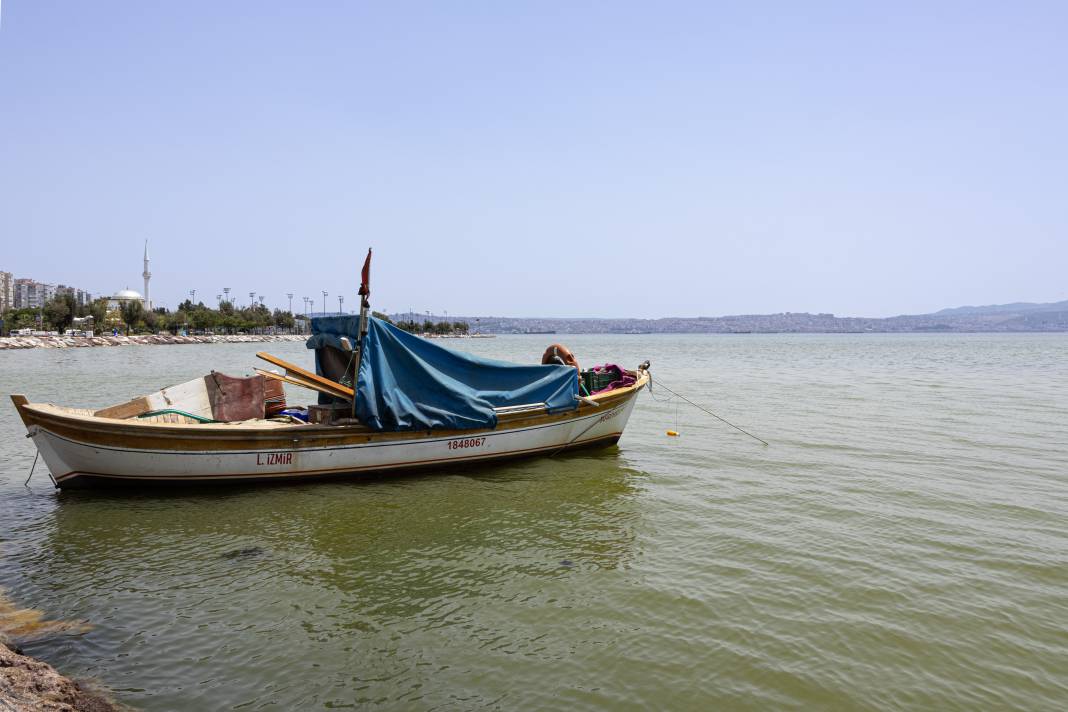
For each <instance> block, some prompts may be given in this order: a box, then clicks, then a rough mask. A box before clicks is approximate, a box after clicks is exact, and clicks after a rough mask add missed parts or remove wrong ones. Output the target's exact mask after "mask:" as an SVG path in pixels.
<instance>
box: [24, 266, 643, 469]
mask: <svg viewBox="0 0 1068 712" xmlns="http://www.w3.org/2000/svg"><path fill="white" fill-rule="evenodd" d="M369 259H370V255H368V262H365V264H364V277H363V284H362V285H361V289H360V294H361V297H362V306H361V311H360V315H359V317H356V316H338V317H322V318H318V319H313V320H312V334H311V337H310V338H309V339H308V347H309V348H310V349H313V350H314V352H315V371H311V370H305V369H303V368H301V367H300V366H298V365H296V364H292V363H289V362H287V361H284V360H282V359H280V358H277V357H275V356H272V355H270V354H266V353H261V354H258V355H259V356H260V357H261V358H263V359H265V360H266V361H267V362H268V363H269V364H270V365H271V366H274V367H276V369H275V370H267V369H257V373H256V375H254V376H251V377H243V378H235V377H230V376H226V375H224V374H221V373H216V372H212V373H210V374H208V375H206V376H204V377H202V378H198V379H194V380H192V381H189V382H187V383H183V384H178V385H176V386H170V387H168V388H164V389H161V390H160V391H157V392H155V393H151V394H148V395H145V396H141V397H138V398H135V399H133V400H131V401H127V402H124V403H119V404H116V405H110V406H106V407H104V408H100V409H85V408H71V407H65V406H61V405H55V404H52V403H31V402H29V400H28V399H27V398H26V397H25V396H24V395H12V396H11V398H12V401H13V402H14V404H15V408H16V409H17V410H18V413H19V415H20V417H21V418H22V421H23V423H24V424H25V425H26V428H27V431H28V437H30V438H32V439H33V442H34V444H35V445H36V446H37V449H38V452H39V454H40V457H41V458H42V459H43V460H44V463H45V465H47V467H48V470H49V472H50V474H51V476H52V479H53V482H54V483H55V485H56V486H57V487H61V488H74V487H93V486H100V485H120V486H121V485H123V484H126V485H130V484H146V483H236V482H253V481H280V480H305V479H313V478H326V477H354V476H360V475H366V474H368V473H391V472H399V471H404V470H414V469H437V468H442V467H446V466H456V465H468V464H471V463H481V462H495V461H501V460H505V459H509V458H518V457H529V456H537V455H542V456H545V455H554V454H556V453H559V452H562V451H564V450H569V449H573V448H581V447H591V446H605V445H610V444H614V443H616V442H617V441H618V440H619V438H620V436H621V435H622V434H623V430H624V428H625V427H626V424H627V420H628V418H629V417H630V414H631V411H632V410H633V408H634V404H635V401H636V399H637V396H638V393H639V392H640V390H641V388H642V387H643V386H645V385H646V384H647V383H648V382H649V373H648V369H649V364H648V362H646V363H644V364H642V365H640V366H638V367H637V368H636V369H633V370H628V369H622V368H620V367H618V366H611V365H606V366H604V367H600V368H595V369H589V370H587V371H582V370H581V369H578V368H577V364H575V365H569V364H560V363H552V362H550V363H543V364H532V365H521V364H510V363H504V362H500V361H492V360H489V359H483V358H480V357H476V356H473V355H470V354H465V353H461V352H458V351H453V350H451V349H447V348H444V347H442V346H439V345H437V344H435V343H432V342H430V341H427V340H425V339H422V338H420V337H418V336H415V335H413V334H409V333H407V332H404V331H402V330H400V329H398V328H397V327H395V326H393V325H392V324H390V323H388V322H386V321H384V320H381V319H376V318H374V317H369V316H368V315H367V307H368V300H367V297H368V295H369V293H370V290H369V287H368V269H369ZM547 353H549V352H547ZM553 353H555V351H553ZM543 360H545V359H543ZM277 369H281V370H280V371H279V370H277ZM283 383H285V384H289V385H291V386H300V387H302V388H306V389H309V390H312V391H315V392H316V393H317V394H318V400H319V402H318V403H316V404H314V405H312V406H309V407H308V408H307V410H306V411H304V410H296V411H294V410H293V409H290V408H287V407H286V404H285V402H284V397H285V395H284V391H283V390H282V388H281V387H280V384H283ZM305 421H307V422H305Z"/></svg>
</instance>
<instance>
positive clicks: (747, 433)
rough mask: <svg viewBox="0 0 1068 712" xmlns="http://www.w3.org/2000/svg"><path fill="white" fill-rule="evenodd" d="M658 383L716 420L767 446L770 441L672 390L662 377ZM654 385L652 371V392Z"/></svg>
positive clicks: (650, 376) (650, 383)
mask: <svg viewBox="0 0 1068 712" xmlns="http://www.w3.org/2000/svg"><path fill="white" fill-rule="evenodd" d="M656 383H657V385H658V386H660V387H661V388H663V389H664V390H665V391H667V392H668V393H670V394H672V395H674V396H675V397H676V398H678V399H679V400H683V401H685V402H687V403H689V404H690V405H692V406H693V407H694V408H697V409H698V410H702V411H704V412H705V413H708V414H709V415H711V416H712V417H713V418H715V419H716V420H719V421H721V422H724V423H726V424H727V425H729V426H731V427H732V428H734V429H735V430H737V431H738V432H740V433H745V434H746V435H748V436H749V437H751V438H753V440H756V441H757V442H761V443H763V444H764V445H765V446H767V444H768V442H767V441H766V440H764V439H763V438H758V437H757V436H756V435H753V434H752V433H751V432H749V431H748V430H745V429H744V428H739V427H738V426H737V425H735V424H734V423H732V422H731V421H729V420H727V419H726V418H724V417H721V416H719V415H716V414H715V413H713V412H712V411H710V410H709V409H708V408H705V407H704V406H703V405H700V404H698V403H694V402H693V401H692V400H690V399H689V398H687V397H686V396H684V395H682V394H681V393H677V392H675V391H673V390H671V389H670V388H668V387H667V386H666V385H665V384H664V382H663V381H661V380H660V379H657V380H656ZM652 385H653V374H651V373H650V374H649V391H650V393H651V392H652ZM675 417H676V418H678V410H676V411H675Z"/></svg>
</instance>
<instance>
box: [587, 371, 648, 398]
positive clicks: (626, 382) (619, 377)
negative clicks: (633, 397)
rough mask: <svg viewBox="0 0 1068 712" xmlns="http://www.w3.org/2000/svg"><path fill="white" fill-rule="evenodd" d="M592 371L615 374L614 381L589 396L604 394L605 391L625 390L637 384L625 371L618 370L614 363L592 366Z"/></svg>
mask: <svg viewBox="0 0 1068 712" xmlns="http://www.w3.org/2000/svg"><path fill="white" fill-rule="evenodd" d="M593 370H594V371H595V372H598V373H601V372H604V371H613V372H615V376H616V379H615V380H614V381H612V382H611V383H609V384H608V385H607V386H605V387H604V388H601V389H598V390H596V391H594V392H593V393H591V394H590V395H595V394H597V393H604V392H605V391H614V390H615V389H617V388H625V387H627V386H633V385H634V384H635V383H637V379H636V378H634V376H631V375H628V374H627V372H626V371H624V370H623V369H622V368H620V367H619V366H617V365H616V364H614V363H606V364H604V365H603V366H594V367H593Z"/></svg>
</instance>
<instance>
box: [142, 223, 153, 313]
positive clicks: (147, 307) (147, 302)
mask: <svg viewBox="0 0 1068 712" xmlns="http://www.w3.org/2000/svg"><path fill="white" fill-rule="evenodd" d="M141 277H142V278H143V279H144V280H145V298H144V300H143V304H144V305H145V311H152V297H150V296H149V294H148V281H149V280H150V279H152V273H151V272H149V271H148V240H145V270H144V271H143V272H142V273H141Z"/></svg>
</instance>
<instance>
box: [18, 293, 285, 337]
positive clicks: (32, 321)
mask: <svg viewBox="0 0 1068 712" xmlns="http://www.w3.org/2000/svg"><path fill="white" fill-rule="evenodd" d="M108 302H109V299H108V298H107V297H101V298H99V299H95V300H93V301H92V302H90V303H89V304H81V305H79V304H77V303H76V302H75V300H74V296H73V295H71V294H67V293H62V294H57V295H56V296H55V297H54V298H53V299H52V300H51V301H49V302H47V303H46V304H45V305H44V306H42V307H41V308H40V309H33V308H25V309H8V310H7V311H6V312H4V314H3V319H4V331H5V332H7V333H10V332H11V331H15V330H16V329H39V330H41V331H58V332H59V333H61V334H62V333H63V332H65V331H66V330H67V329H70V328H71V327H72V326H73V324H74V319H75V318H76V317H77V318H84V317H87V316H91V317H93V332H94V333H95V334H102V333H110V332H111V331H112V330H113V329H114V330H119V331H122V332H123V333H126V334H143V333H153V334H154V333H158V332H161V331H167V332H170V333H172V334H179V333H182V332H183V331H185V332H206V331H211V332H213V333H220V334H236V333H262V332H265V331H293V330H294V329H295V328H296V325H297V324H296V318H295V317H294V316H293V314H291V313H290V312H288V311H282V310H281V309H275V310H274V311H271V310H270V309H268V308H267V307H266V306H264V305H262V304H257V305H255V306H249V307H241V308H238V307H235V306H234V305H233V304H232V303H230V302H227V301H223V302H220V303H219V305H218V307H217V308H214V309H213V308H211V307H208V306H206V305H205V304H204V303H203V302H198V303H197V304H193V302H192V301H190V300H188V299H187V300H185V301H184V302H182V303H181V304H179V305H178V309H177V310H175V311H170V310H168V309H165V308H162V307H160V308H158V309H152V310H147V309H145V308H144V305H143V304H142V303H141V302H139V301H128V302H122V303H121V304H120V307H119V309H118V310H117V313H116V312H115V310H111V311H110V312H109V310H108Z"/></svg>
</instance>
